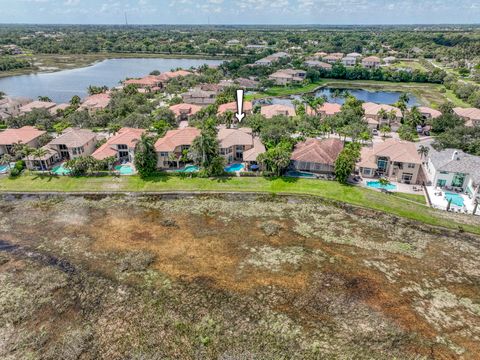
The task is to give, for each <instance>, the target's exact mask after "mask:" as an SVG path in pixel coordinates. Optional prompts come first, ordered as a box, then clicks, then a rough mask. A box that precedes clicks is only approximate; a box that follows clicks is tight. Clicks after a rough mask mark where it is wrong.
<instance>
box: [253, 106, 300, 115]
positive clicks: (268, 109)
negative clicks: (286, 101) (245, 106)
mask: <svg viewBox="0 0 480 360" xmlns="http://www.w3.org/2000/svg"><path fill="white" fill-rule="evenodd" d="M260 112H261V114H262V115H263V116H265V117H266V118H267V119H270V118H272V117H274V116H278V115H285V116H296V115H297V114H296V112H295V108H294V107H293V106H288V105H282V104H274V105H266V106H262V109H261V110H260Z"/></svg>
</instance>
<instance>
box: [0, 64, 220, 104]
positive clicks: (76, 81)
mask: <svg viewBox="0 0 480 360" xmlns="http://www.w3.org/2000/svg"><path fill="white" fill-rule="evenodd" d="M221 63H222V60H204V59H170V58H168V59H167V58H148V59H145V58H144V59H108V60H104V61H102V62H98V63H96V64H93V65H91V66H87V67H82V68H77V69H71V70H62V71H58V72H54V73H38V74H31V75H19V76H11V77H7V78H0V91H3V92H5V93H7V94H8V95H11V96H23V97H28V98H32V99H36V98H37V97H38V96H48V97H49V98H51V99H52V100H53V101H55V102H57V103H65V102H68V101H70V99H71V98H72V96H74V95H78V96H80V97H81V98H83V97H85V96H86V95H87V88H88V86H90V85H97V86H102V85H107V86H108V87H113V86H117V85H118V84H119V82H120V81H121V80H124V79H125V78H127V77H141V76H145V75H148V74H149V73H150V72H151V71H153V70H159V71H161V72H164V71H170V70H171V69H175V68H183V69H189V68H190V67H199V66H201V65H203V64H207V65H219V64H221Z"/></svg>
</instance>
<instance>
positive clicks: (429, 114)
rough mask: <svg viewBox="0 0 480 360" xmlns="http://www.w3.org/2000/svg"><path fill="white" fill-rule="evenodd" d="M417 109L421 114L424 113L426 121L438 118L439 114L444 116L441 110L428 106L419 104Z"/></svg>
mask: <svg viewBox="0 0 480 360" xmlns="http://www.w3.org/2000/svg"><path fill="white" fill-rule="evenodd" d="M417 109H418V111H419V112H420V114H422V117H423V119H424V120H425V121H426V120H431V119H436V118H438V117H439V116H442V113H441V112H440V111H438V110H435V109H432V108H429V107H426V106H419V107H418V108H417Z"/></svg>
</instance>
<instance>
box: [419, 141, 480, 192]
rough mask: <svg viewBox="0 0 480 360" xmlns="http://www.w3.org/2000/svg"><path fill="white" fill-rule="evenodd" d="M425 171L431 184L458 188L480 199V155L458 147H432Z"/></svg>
mask: <svg viewBox="0 0 480 360" xmlns="http://www.w3.org/2000/svg"><path fill="white" fill-rule="evenodd" d="M425 172H426V175H427V177H428V181H429V183H430V184H431V185H433V186H435V187H439V188H442V189H447V190H458V191H461V192H464V193H466V194H467V195H468V197H469V198H470V199H472V200H473V199H475V198H478V200H479V201H480V156H474V155H470V154H466V153H464V152H463V151H462V150H458V149H445V150H442V151H436V150H434V149H430V152H429V154H428V160H427V161H426V162H425Z"/></svg>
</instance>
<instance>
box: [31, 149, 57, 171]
mask: <svg viewBox="0 0 480 360" xmlns="http://www.w3.org/2000/svg"><path fill="white" fill-rule="evenodd" d="M42 149H43V150H45V152H44V154H43V155H42V156H34V155H30V156H28V157H26V158H24V159H23V160H24V161H25V166H26V167H27V169H29V170H44V171H45V170H48V169H50V168H52V167H53V166H54V165H55V164H56V163H58V162H59V161H60V160H61V159H60V154H59V153H58V152H57V151H56V150H54V149H52V148H51V147H49V146H48V145H45V146H42Z"/></svg>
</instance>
